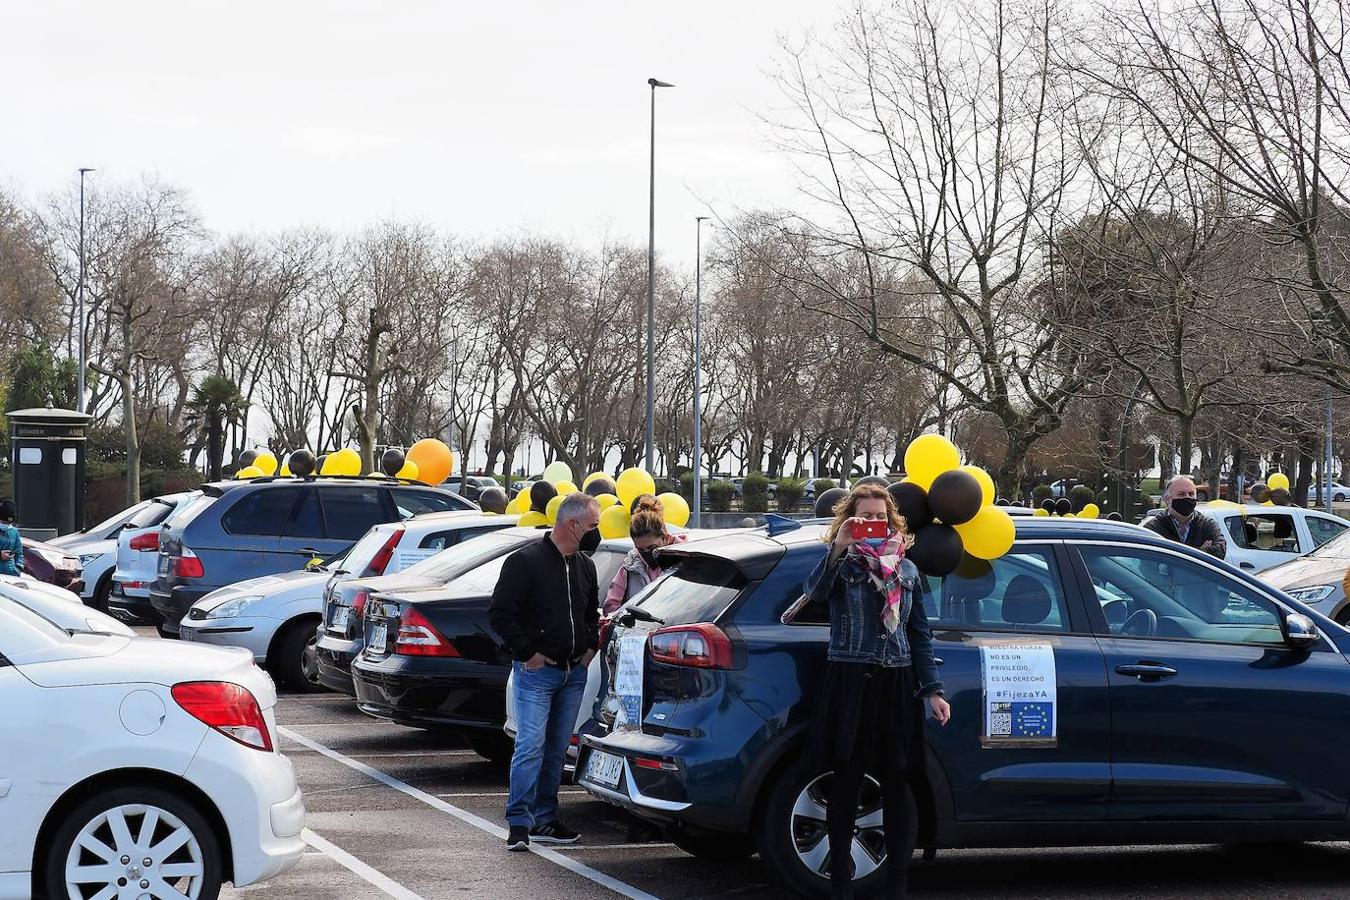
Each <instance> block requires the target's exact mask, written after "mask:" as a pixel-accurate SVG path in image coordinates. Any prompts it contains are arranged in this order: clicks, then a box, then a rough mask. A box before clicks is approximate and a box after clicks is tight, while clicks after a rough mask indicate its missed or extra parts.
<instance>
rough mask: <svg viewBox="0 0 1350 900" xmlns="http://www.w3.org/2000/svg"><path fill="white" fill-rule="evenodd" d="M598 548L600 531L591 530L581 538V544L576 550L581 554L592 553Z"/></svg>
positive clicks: (596, 529)
mask: <svg viewBox="0 0 1350 900" xmlns="http://www.w3.org/2000/svg"><path fill="white" fill-rule="evenodd" d="M599 546H600V529H599V528H592V529H591V530H590V531H587V532H585V533H584V534H582V536H581V542H580V544H579V545H578V548H577V549H579V550H580V551H581V552H582V553H594V552H595V548H596V547H599Z"/></svg>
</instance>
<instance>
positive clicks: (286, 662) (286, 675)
mask: <svg viewBox="0 0 1350 900" xmlns="http://www.w3.org/2000/svg"><path fill="white" fill-rule="evenodd" d="M317 626H318V622H316V621H315V620H313V619H302V620H301V621H299V622H294V623H292V624H290V625H287V626H286V630H285V631H283V632H282V633H281V637H280V638H278V639H277V642H276V644H275V645H274V646H273V648H272V655H269V657H268V660H267V662H268V663H269V666H270V668H271V669H272V670H273V671H275V672H276V673H277V675H278V677H280V679H281V683H282V684H284V685H286V687H288V688H290V689H291V690H293V691H299V692H300V693H302V694H318V693H322V692H323V691H326V690H327V688H325V687H324V686H323V684H322V683H321V682H320V681H319V658H318V655H317V653H318V648H317V646H316V645H317V644H318V642H319V632H318V628H317ZM273 657H275V658H273Z"/></svg>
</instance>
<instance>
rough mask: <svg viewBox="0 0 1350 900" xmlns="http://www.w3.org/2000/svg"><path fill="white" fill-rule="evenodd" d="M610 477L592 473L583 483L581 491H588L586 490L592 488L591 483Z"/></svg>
mask: <svg viewBox="0 0 1350 900" xmlns="http://www.w3.org/2000/svg"><path fill="white" fill-rule="evenodd" d="M608 477H609V476H608V475H606V474H605V473H604V472H592V473H591V474H589V475H587V476H586V480H585V481H583V482H581V489H582V490H583V491H584V490H586V488H588V487H590V485H591V482H592V481H594V480H595V479H597V478H608Z"/></svg>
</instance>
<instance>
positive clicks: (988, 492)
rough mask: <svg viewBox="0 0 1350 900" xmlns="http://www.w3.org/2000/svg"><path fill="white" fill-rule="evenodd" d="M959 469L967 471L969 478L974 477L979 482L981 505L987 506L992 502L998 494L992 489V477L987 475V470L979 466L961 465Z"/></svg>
mask: <svg viewBox="0 0 1350 900" xmlns="http://www.w3.org/2000/svg"><path fill="white" fill-rule="evenodd" d="M961 471H962V472H966V473H968V474H969V475H970V477H971V478H974V479H975V480H976V481H978V482H979V483H980V494H981V500H980V505H981V506H988V505H989V504H991V503H993V502H994V498H995V497H996V496H998V494H997V492H996V491H995V490H994V479H992V478H990V477H989V473H988V472H986V471H985V470H984V469H981V468H980V467H979V466H962V467H961Z"/></svg>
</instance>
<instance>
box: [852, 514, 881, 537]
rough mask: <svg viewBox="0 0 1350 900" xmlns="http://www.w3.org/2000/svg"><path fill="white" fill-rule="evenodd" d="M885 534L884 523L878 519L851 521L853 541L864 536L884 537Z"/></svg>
mask: <svg viewBox="0 0 1350 900" xmlns="http://www.w3.org/2000/svg"><path fill="white" fill-rule="evenodd" d="M885 536H886V523H885V522H882V521H881V520H879V519H874V520H870V521H867V522H854V523H853V539H854V540H855V541H861V540H863V539H865V538H884V537H885Z"/></svg>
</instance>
